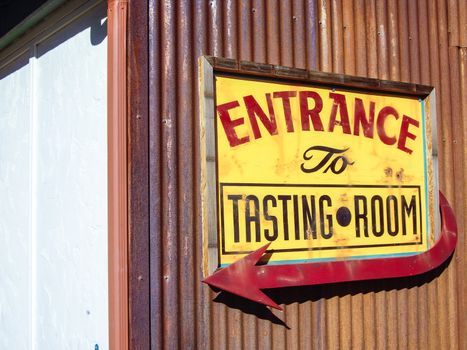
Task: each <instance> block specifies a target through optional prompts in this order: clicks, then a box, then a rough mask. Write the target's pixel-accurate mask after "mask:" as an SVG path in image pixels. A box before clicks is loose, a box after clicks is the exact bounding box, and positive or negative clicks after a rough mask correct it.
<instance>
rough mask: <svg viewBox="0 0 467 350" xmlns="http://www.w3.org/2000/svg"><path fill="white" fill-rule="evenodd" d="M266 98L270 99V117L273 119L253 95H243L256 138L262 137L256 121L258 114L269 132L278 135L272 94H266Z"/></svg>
mask: <svg viewBox="0 0 467 350" xmlns="http://www.w3.org/2000/svg"><path fill="white" fill-rule="evenodd" d="M266 99H267V101H268V109H269V117H270V118H271V119H269V118H268V117H267V116H266V113H264V111H263V110H262V109H261V106H260V105H259V104H258V102H257V101H256V100H255V98H254V97H253V96H252V95H249V96H245V97H243V100H244V101H245V106H246V111H247V112H248V117H249V118H250V123H251V129H252V130H253V135H254V136H255V139H259V138H260V137H261V132H260V130H259V127H258V122H257V121H256V116H258V117H259V119H260V120H261V122H262V123H263V125H264V127H265V128H266V130H267V131H268V132H269V134H271V135H277V123H276V117H275V115H274V108H273V106H272V101H271V94H266Z"/></svg>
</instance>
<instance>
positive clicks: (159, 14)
mask: <svg viewBox="0 0 467 350" xmlns="http://www.w3.org/2000/svg"><path fill="white" fill-rule="evenodd" d="M129 21H130V23H129V28H130V43H129V53H128V56H129V61H130V66H129V84H130V85H129V87H130V90H131V92H130V97H129V100H130V106H129V114H130V115H129V124H130V128H129V130H130V136H129V139H130V145H129V157H130V186H129V192H130V318H131V322H134V325H131V326H130V337H131V341H130V344H131V346H132V348H138V349H140V348H141V349H144V348H148V347H149V343H150V344H151V345H152V348H154V349H158V348H164V349H176V348H183V349H189V348H192V349H207V348H211V349H285V348H287V349H308V348H310V349H423V350H425V349H436V350H438V349H467V340H466V331H467V328H466V326H467V324H466V311H467V309H466V291H467V290H466V281H465V279H466V271H467V263H466V259H465V253H466V252H467V250H466V248H467V242H466V240H465V227H466V224H467V221H466V220H467V219H466V218H467V212H466V209H467V205H466V199H465V198H466V197H467V187H466V186H465V183H466V180H467V175H466V174H467V158H466V154H467V152H466V150H465V149H466V144H465V142H466V141H465V139H466V136H467V122H466V121H467V71H466V68H467V5H466V2H465V1H456V0H445V1H443V0H427V1H425V0H418V1H411V0H400V1H395V0H387V1H386V0H346V1H341V0H317V1H312V0H293V1H292V0H291V1H280V2H278V1H272V0H271V1H269V0H245V1H235V0H226V1H222V0H219V1H216V0H210V1H200V0H196V1H188V0H186V1H170V0H168V1H159V0H150V1H149V6H148V7H147V5H146V4H145V2H144V1H131V2H130V12H129ZM146 28H147V32H145V30H146ZM201 55H213V56H223V57H228V58H235V59H240V60H250V61H258V62H265V63H271V64H278V65H284V66H292V67H297V68H306V69H313V70H321V71H326V72H336V73H345V74H351V75H361V76H368V77H372V78H382V79H391V80H398V81H406V82H413V83H422V84H427V85H433V86H435V88H436V91H437V100H438V104H437V115H438V138H439V159H440V164H439V170H440V187H441V189H442V190H443V192H444V193H445V194H446V196H447V198H448V199H449V201H450V202H451V204H452V205H453V207H454V208H455V211H456V214H457V219H458V226H459V241H458V246H457V250H456V253H455V255H454V258H453V259H452V260H451V261H450V262H449V263H447V264H445V265H443V267H442V268H440V269H437V270H435V271H433V272H432V273H429V274H426V275H424V276H420V277H417V278H411V279H401V280H399V281H394V280H384V281H373V282H358V283H347V284H339V285H324V286H317V287H309V288H288V289H282V290H274V291H272V292H271V294H272V295H273V296H274V299H275V300H277V301H278V302H281V303H283V304H285V311H284V312H283V313H281V312H278V311H276V310H273V311H269V310H266V309H264V308H262V307H261V306H257V305H254V304H253V303H250V302H248V301H244V300H240V299H238V298H236V297H234V296H228V297H227V296H225V295H223V294H221V295H219V296H218V297H217V298H216V295H215V293H213V292H212V291H210V290H209V288H208V287H207V286H205V285H202V284H201V282H200V281H201V279H202V272H201V265H202V261H201V260H202V254H201V249H202V241H201V225H202V223H201V212H200V191H199V187H198V184H199V183H200V178H199V173H200V165H199V142H198V136H199V126H198V123H197V120H198V108H199V105H198V92H197V91H198V90H197V84H198V71H197V59H198V57H199V56H201ZM144 191H146V192H147V193H146V194H145V193H143V192H144ZM148 195H149V196H148ZM147 197H149V199H148V198H147ZM146 200H149V203H146V202H145V201H146ZM148 250H149V252H148ZM132 271H133V272H132ZM213 299H214V301H213ZM148 323H149V324H148ZM149 330H150V336H149V334H148V332H149Z"/></svg>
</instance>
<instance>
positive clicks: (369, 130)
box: [353, 98, 375, 139]
mask: <svg viewBox="0 0 467 350" xmlns="http://www.w3.org/2000/svg"><path fill="white" fill-rule="evenodd" d="M374 119H375V103H374V102H373V101H370V115H369V117H368V119H367V118H366V113H365V107H364V106H363V101H362V100H361V99H360V98H356V99H355V114H354V126H353V129H354V130H353V133H354V135H357V136H358V135H360V125H361V126H362V131H363V135H364V136H365V137H368V138H370V139H372V138H373V132H374Z"/></svg>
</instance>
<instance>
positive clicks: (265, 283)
mask: <svg viewBox="0 0 467 350" xmlns="http://www.w3.org/2000/svg"><path fill="white" fill-rule="evenodd" d="M200 71H201V82H202V83H201V97H202V99H201V116H202V118H201V135H202V136H203V137H202V142H201V146H202V148H201V157H202V159H206V163H203V164H202V174H203V175H202V179H203V181H202V191H203V193H204V196H203V206H202V208H203V218H204V221H203V223H204V225H203V227H204V233H205V236H204V247H205V249H204V256H205V257H206V260H207V261H208V262H209V267H208V271H206V269H205V275H206V276H208V277H207V278H205V279H204V280H203V282H205V283H207V284H209V285H211V286H215V287H217V288H220V289H222V290H226V291H230V292H231V293H234V294H237V295H240V296H243V297H245V298H248V299H251V300H254V301H257V302H260V303H263V304H265V305H269V306H272V307H276V308H280V307H279V306H278V305H277V304H276V303H275V302H274V301H272V300H271V299H270V298H268V297H267V296H266V295H265V294H264V293H262V292H261V291H260V289H264V288H278V287H288V286H300V285H312V284H322V283H335V282H344V281H354V280H366V279H375V278H394V277H401V276H412V275H415V274H420V273H424V272H426V271H429V270H430V269H433V268H435V267H436V266H438V265H439V264H441V263H442V262H444V261H445V260H446V259H447V258H448V257H449V256H450V255H451V254H452V252H453V250H454V248H455V245H456V240H457V228H456V223H455V218H454V214H453V211H452V209H451V208H450V206H449V204H448V202H447V200H446V199H445V198H444V197H443V196H441V198H440V199H439V198H438V190H437V168H436V167H437V158H436V154H437V150H436V135H434V132H435V131H436V128H435V126H434V121H435V120H436V118H435V111H436V107H435V97H434V91H433V88H431V87H427V86H420V85H413V84H404V83H398V82H389V81H382V80H375V79H367V78H358V77H349V76H344V75H333V74H327V73H317V72H308V71H304V70H297V69H292V68H285V67H277V66H270V65H261V64H255V63H251V62H237V61H233V60H226V59H216V58H204V59H202V60H201V70H200ZM439 200H441V205H439ZM440 211H441V215H442V217H443V226H442V228H441V227H440V220H439V213H440ZM258 262H261V264H259V265H257V263H258ZM219 268H220V269H219ZM215 269H217V271H215V272H214V273H213V274H212V272H213V271H214V270H215Z"/></svg>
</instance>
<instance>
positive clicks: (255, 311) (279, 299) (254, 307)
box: [213, 256, 452, 329]
mask: <svg viewBox="0 0 467 350" xmlns="http://www.w3.org/2000/svg"><path fill="white" fill-rule="evenodd" d="M451 259H452V256H451V257H450V258H449V259H447V260H446V261H445V262H444V263H443V264H441V265H440V266H438V267H437V268H435V269H434V270H431V271H429V272H427V273H424V274H421V275H418V276H412V277H402V278H390V279H381V280H368V281H357V282H345V283H333V284H323V285H317V286H301V287H290V288H276V289H266V290H263V292H264V293H265V294H266V295H267V296H269V297H270V298H271V299H272V300H274V301H275V302H276V303H277V304H279V305H290V304H293V303H299V304H301V303H304V302H307V301H312V302H315V303H317V312H323V313H324V312H325V310H324V303H323V301H324V300H326V299H331V298H334V297H343V296H346V295H356V294H368V293H371V292H374V293H378V292H382V291H391V290H402V289H411V288H415V287H420V286H422V285H424V284H427V283H430V282H432V281H433V280H434V279H436V278H437V277H439V276H440V275H441V273H442V272H443V271H444V270H445V269H446V268H447V267H448V266H449V264H450V262H451ZM213 290H215V289H213ZM215 291H218V290H215ZM214 302H216V303H221V304H225V305H226V306H227V307H230V308H233V309H238V310H240V311H242V312H244V313H247V314H250V315H255V316H256V317H258V318H259V319H263V320H267V321H270V322H271V323H274V324H277V325H280V326H283V327H285V328H286V329H290V327H289V326H288V325H287V324H286V323H285V322H284V321H283V320H282V319H281V318H280V317H278V316H277V315H276V314H277V312H275V313H273V312H272V311H271V310H270V309H269V308H267V307H266V306H264V305H261V304H258V303H256V302H253V301H250V300H247V299H244V298H242V297H239V296H237V295H233V294H231V293H228V292H224V291H222V292H221V293H219V294H218V295H217V296H216V298H215V299H214ZM284 315H285V314H284Z"/></svg>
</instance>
